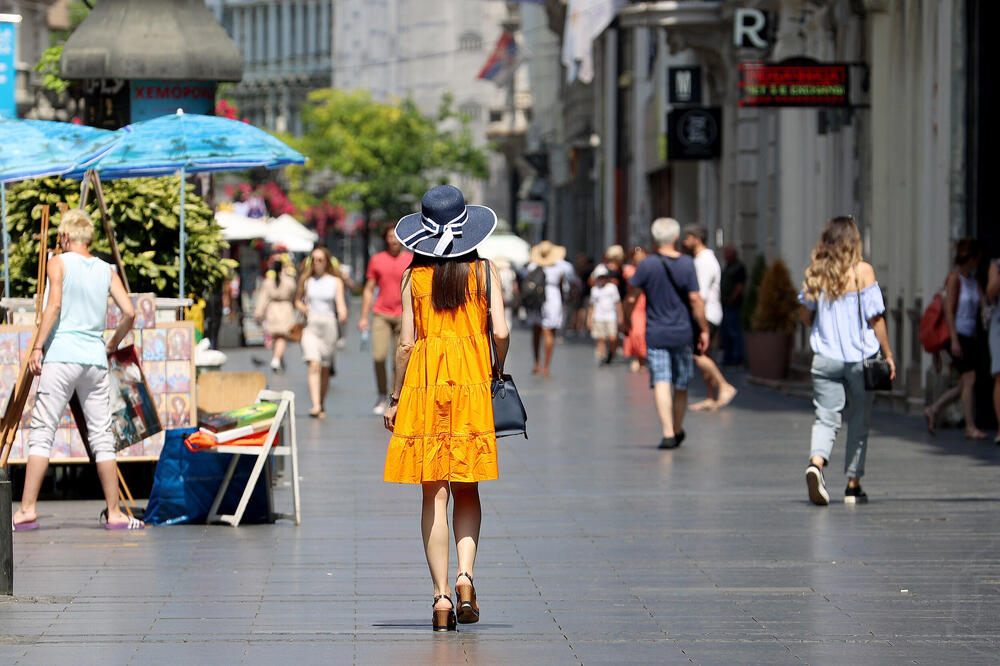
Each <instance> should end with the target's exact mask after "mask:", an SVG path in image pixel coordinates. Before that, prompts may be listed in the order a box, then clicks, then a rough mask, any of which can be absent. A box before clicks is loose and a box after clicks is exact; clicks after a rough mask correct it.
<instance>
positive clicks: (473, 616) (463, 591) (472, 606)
mask: <svg viewBox="0 0 1000 666" xmlns="http://www.w3.org/2000/svg"><path fill="white" fill-rule="evenodd" d="M463 576H464V577H465V578H468V579H469V584H468V585H459V584H458V578H462V577H463ZM455 596H456V597H457V598H458V621H459V622H460V623H461V624H473V623H475V622H479V604H478V603H476V586H475V585H474V584H473V582H472V576H470V575H469V574H467V573H465V572H464V571H463V572H462V573H460V574H458V576H456V580H455Z"/></svg>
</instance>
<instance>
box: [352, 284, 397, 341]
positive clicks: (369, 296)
mask: <svg viewBox="0 0 1000 666" xmlns="http://www.w3.org/2000/svg"><path fill="white" fill-rule="evenodd" d="M374 298H375V280H374V279H372V278H369V279H368V280H366V281H365V291H364V294H362V296H361V319H359V320H358V330H359V331H361V332H362V333H364V332H365V331H367V330H368V328H369V327H370V326H371V324H369V323H368V313H369V312H371V309H372V300H374ZM403 300H406V299H403Z"/></svg>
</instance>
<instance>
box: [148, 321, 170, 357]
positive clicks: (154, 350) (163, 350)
mask: <svg viewBox="0 0 1000 666" xmlns="http://www.w3.org/2000/svg"><path fill="white" fill-rule="evenodd" d="M142 360H143V361H165V360H167V332H166V331H163V330H159V329H155V328H147V329H146V330H145V331H143V332H142Z"/></svg>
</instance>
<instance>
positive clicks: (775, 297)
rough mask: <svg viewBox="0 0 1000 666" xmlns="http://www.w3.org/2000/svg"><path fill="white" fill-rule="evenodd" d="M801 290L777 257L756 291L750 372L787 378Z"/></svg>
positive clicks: (748, 343)
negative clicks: (798, 289) (797, 288)
mask: <svg viewBox="0 0 1000 666" xmlns="http://www.w3.org/2000/svg"><path fill="white" fill-rule="evenodd" d="M798 313H799V302H798V292H797V291H796V290H795V285H794V284H792V278H791V276H790V275H789V273H788V266H786V265H785V262H783V261H782V260H781V259H776V260H775V261H774V262H772V263H771V265H770V266H768V268H767V272H765V273H764V278H763V279H762V280H761V283H760V288H759V290H758V293H757V306H756V308H755V309H754V312H753V317H752V318H751V321H750V326H751V330H750V331H748V332H747V335H746V348H747V361H748V363H749V365H750V374H751V375H753V376H754V377H760V378H762V379H784V378H785V377H787V376H788V362H789V359H790V357H791V352H792V342H793V335H794V334H795V329H796V327H797V326H798V321H799V314H798Z"/></svg>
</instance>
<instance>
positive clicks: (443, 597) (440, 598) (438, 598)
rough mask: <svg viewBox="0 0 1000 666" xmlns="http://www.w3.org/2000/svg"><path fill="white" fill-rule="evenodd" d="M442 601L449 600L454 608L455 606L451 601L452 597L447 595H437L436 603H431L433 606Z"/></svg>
mask: <svg viewBox="0 0 1000 666" xmlns="http://www.w3.org/2000/svg"><path fill="white" fill-rule="evenodd" d="M442 599H447V600H448V603H449V604H451V605H452V606H454V605H455V602H453V601H452V600H451V597H449V596H448V595H447V594H439V595H437V596H436V597H434V601H432V602H431V606H433V605H434V604H436V603H437V602H439V601H441V600H442Z"/></svg>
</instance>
